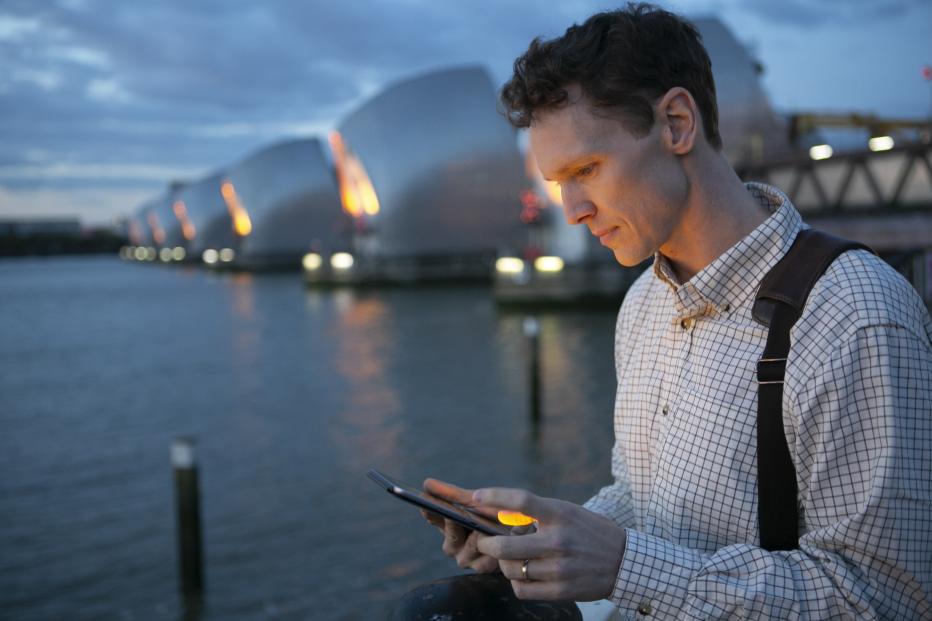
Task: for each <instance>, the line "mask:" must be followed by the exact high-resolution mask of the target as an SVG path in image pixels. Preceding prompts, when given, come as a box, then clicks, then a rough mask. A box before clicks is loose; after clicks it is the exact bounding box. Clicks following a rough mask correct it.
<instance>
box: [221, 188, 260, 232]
mask: <svg viewBox="0 0 932 621" xmlns="http://www.w3.org/2000/svg"><path fill="white" fill-rule="evenodd" d="M220 194H222V195H223V202H225V203H226V204H227V209H228V210H229V211H230V217H231V218H232V219H233V230H234V231H236V234H237V235H239V236H240V237H246V236H247V235H249V234H250V233H251V232H252V221H251V220H250V219H249V214H248V213H246V209H244V208H243V204H242V203H241V202H240V200H239V196H237V195H236V189H235V188H234V187H233V184H232V183H231V182H230V180H229V179H228V180H226V181H224V182H223V183H222V184H221V185H220Z"/></svg>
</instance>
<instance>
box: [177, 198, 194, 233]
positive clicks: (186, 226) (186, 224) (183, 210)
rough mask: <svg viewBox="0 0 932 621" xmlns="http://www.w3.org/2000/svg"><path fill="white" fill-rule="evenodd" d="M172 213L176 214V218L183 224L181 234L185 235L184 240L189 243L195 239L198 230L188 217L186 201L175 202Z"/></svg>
mask: <svg viewBox="0 0 932 621" xmlns="http://www.w3.org/2000/svg"><path fill="white" fill-rule="evenodd" d="M172 211H174V212H175V217H176V218H178V221H179V222H181V234H182V235H184V238H185V239H186V240H188V241H191V240H192V239H194V236H195V235H197V229H195V228H194V223H193V222H191V218H189V217H188V208H187V207H185V204H184V201H175V204H174V205H172Z"/></svg>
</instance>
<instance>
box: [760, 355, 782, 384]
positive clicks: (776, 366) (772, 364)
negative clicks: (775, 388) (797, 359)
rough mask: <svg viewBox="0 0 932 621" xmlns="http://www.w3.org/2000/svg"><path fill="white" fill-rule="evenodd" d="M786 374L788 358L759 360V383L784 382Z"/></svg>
mask: <svg viewBox="0 0 932 621" xmlns="http://www.w3.org/2000/svg"><path fill="white" fill-rule="evenodd" d="M785 375H786V358H761V359H760V360H758V361H757V383H758V384H760V385H764V384H782V383H783V377H784V376H785Z"/></svg>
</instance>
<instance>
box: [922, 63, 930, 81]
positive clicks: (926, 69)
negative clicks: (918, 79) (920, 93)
mask: <svg viewBox="0 0 932 621" xmlns="http://www.w3.org/2000/svg"><path fill="white" fill-rule="evenodd" d="M922 78H923V79H924V80H932V66H929V65H923V66H922Z"/></svg>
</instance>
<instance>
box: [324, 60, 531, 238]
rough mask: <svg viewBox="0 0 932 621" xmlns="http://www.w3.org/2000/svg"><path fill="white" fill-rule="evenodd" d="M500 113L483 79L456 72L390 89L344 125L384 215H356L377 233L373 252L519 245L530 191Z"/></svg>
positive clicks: (476, 73)
mask: <svg viewBox="0 0 932 621" xmlns="http://www.w3.org/2000/svg"><path fill="white" fill-rule="evenodd" d="M496 106H497V95H496V91H495V88H494V86H493V85H492V81H491V80H490V78H489V76H488V74H487V73H486V71H485V70H483V69H482V68H479V67H467V68H458V69H450V70H445V71H438V72H434V73H430V74H427V75H422V76H418V77H416V78H412V79H409V80H405V81H402V82H398V83H396V84H393V85H391V86H389V87H388V88H386V89H385V90H383V91H382V92H380V93H379V94H377V95H376V96H375V97H373V98H372V99H370V100H369V101H367V102H366V103H365V104H364V105H363V106H362V107H360V108H359V109H357V110H356V111H355V112H353V113H352V114H350V115H349V116H348V117H346V119H345V120H344V121H343V122H342V123H341V124H340V126H339V135H340V136H341V137H342V140H341V142H342V144H343V145H345V148H346V151H347V153H348V154H349V155H351V156H353V157H356V158H358V161H359V162H360V163H361V166H362V167H363V168H364V169H365V172H366V173H367V174H368V178H369V179H370V180H371V185H372V188H373V189H374V191H375V195H376V197H377V199H378V213H375V214H372V213H369V214H361V215H360V216H359V217H360V219H361V220H362V221H364V222H366V226H367V227H368V228H369V229H370V230H371V231H373V235H372V238H371V239H370V240H369V241H370V242H372V243H371V244H370V245H369V246H367V248H368V250H369V251H371V252H372V254H375V255H378V256H417V255H448V254H457V253H473V252H486V251H493V252H494V251H495V250H496V249H498V248H501V247H517V246H521V245H523V240H524V237H525V235H526V229H525V228H524V227H523V225H522V224H521V221H520V218H519V214H520V211H521V203H520V194H521V192H522V190H524V189H526V188H528V187H529V186H530V183H529V182H528V180H527V178H526V177H525V176H524V171H523V166H522V160H521V156H520V154H519V152H518V149H517V143H516V140H515V133H514V131H513V130H512V129H511V127H510V126H509V125H508V123H507V122H506V121H505V119H504V118H503V117H502V116H501V115H500V114H499V113H498V111H497V107H496ZM338 171H339V162H338ZM344 204H345V200H344Z"/></svg>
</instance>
